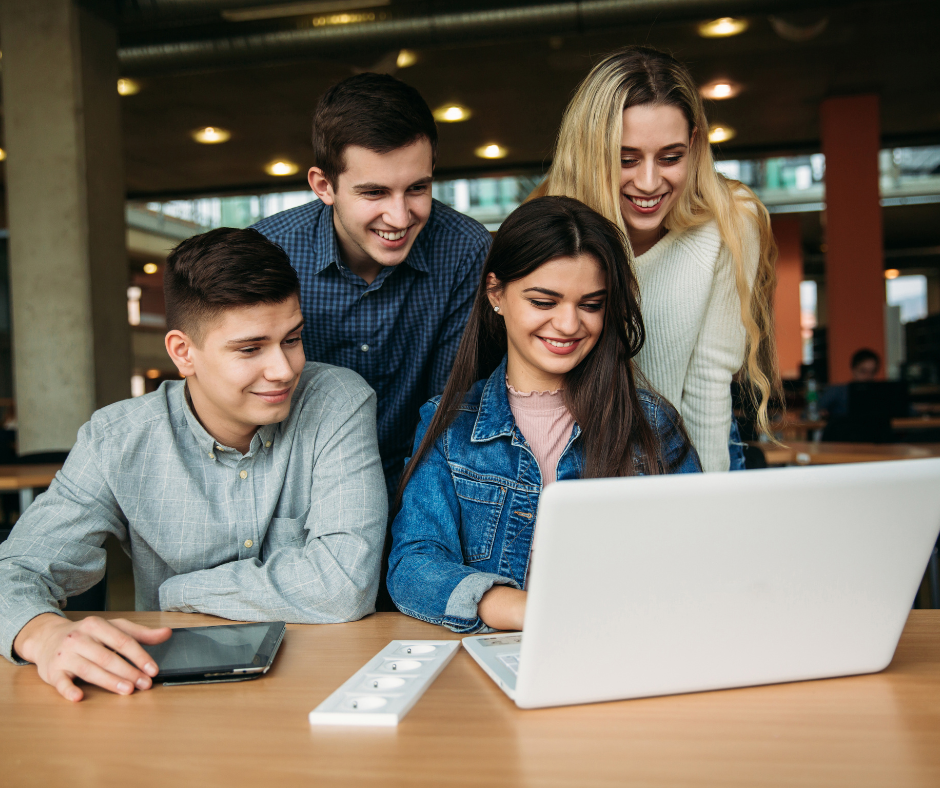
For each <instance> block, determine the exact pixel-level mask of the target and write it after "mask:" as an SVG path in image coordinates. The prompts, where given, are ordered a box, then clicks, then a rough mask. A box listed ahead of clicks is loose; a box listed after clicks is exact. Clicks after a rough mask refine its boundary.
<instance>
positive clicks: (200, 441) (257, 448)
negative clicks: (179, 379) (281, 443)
mask: <svg viewBox="0 0 940 788" xmlns="http://www.w3.org/2000/svg"><path fill="white" fill-rule="evenodd" d="M180 391H181V397H182V400H183V402H182V407H183V413H184V414H185V416H186V423H187V424H188V425H189V430H190V432H192V434H193V437H194V438H195V439H196V445H197V446H198V447H199V449H200V451H202V452H203V453H205V455H206V456H207V457H209V458H210V459H215V453H216V452H217V451H219V450H221V451H223V452H226V451H228V452H232V454H234V453H235V451H236V449H233V448H232V447H231V446H223V445H222V444H220V443H219V442H218V441H217V440H216V439H215V438H213V437H212V436H211V435H210V434H209V433H208V432H207V431H206V428H205V427H203V426H202V422H201V421H199V418H198V417H197V416H196V412H195V411H194V410H193V405H192V399H191V398H190V395H189V389H188V388H187V386H186V383H185V382H184V383H183V385H182V386H180ZM277 428H278V424H265V425H262V426H261V427H258V430H257V431H256V432H255V434H254V436H253V437H252V439H251V444H250V445H249V446H248V452H247V454H252V455H254V454H257V453H258V452H265V453H267V452H269V451H271V450H272V449H273V448H274V439H275V437H276V435H277ZM243 456H246V455H243Z"/></svg>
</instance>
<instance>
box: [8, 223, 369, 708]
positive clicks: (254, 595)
mask: <svg viewBox="0 0 940 788" xmlns="http://www.w3.org/2000/svg"><path fill="white" fill-rule="evenodd" d="M164 288H165V292H166V305H167V327H168V328H169V331H168V333H167V335H166V348H167V352H168V353H169V355H170V358H171V359H172V360H173V362H174V364H175V365H176V366H177V368H178V369H179V371H180V375H181V376H182V377H183V378H184V380H180V381H173V382H167V383H164V384H163V385H161V386H160V388H159V389H158V390H157V391H155V392H154V393H152V394H148V395H146V396H143V397H139V398H137V399H133V400H125V401H123V402H118V403H116V404H114V405H110V406H108V407H106V408H103V409H102V410H100V411H98V412H96V413H95V414H94V415H93V416H92V418H91V420H90V421H89V422H88V423H87V424H85V425H84V426H83V427H82V429H81V430H80V431H79V434H78V440H77V442H76V444H75V447H74V448H73V449H72V451H71V453H70V454H69V458H68V460H67V462H66V463H65V467H64V468H63V469H62V470H61V471H60V472H59V473H58V474H57V475H56V478H55V480H54V481H53V483H52V485H51V486H50V487H49V490H48V492H46V493H45V494H44V495H41V496H40V497H39V498H37V499H36V502H35V503H34V504H33V505H32V506H31V507H30V508H29V509H28V510H27V511H26V512H25V513H24V514H23V516H22V517H21V518H20V520H19V521H18V522H17V524H16V527H15V528H14V529H13V532H12V534H11V536H10V538H9V539H8V540H7V541H6V542H4V543H3V544H2V545H0V649H2V653H3V655H4V656H5V657H7V658H8V659H11V660H13V661H15V662H19V663H21V664H26V663H27V662H32V663H35V664H36V666H37V668H38V670H39V674H40V676H41V677H42V678H43V680H44V681H46V682H48V683H49V684H51V685H52V686H54V687H55V688H56V689H57V690H58V691H59V693H60V694H62V695H63V697H65V698H67V699H69V700H73V701H77V700H81V698H82V691H81V689H79V688H78V687H77V686H76V685H75V683H74V680H75V679H76V678H78V679H82V680H84V681H86V682H89V683H92V684H97V685H99V686H102V687H104V688H106V689H109V690H111V691H113V692H118V693H121V694H130V693H132V692H133V691H134V689H135V687H136V688H137V689H147V688H149V687H150V686H151V678H152V677H153V676H154V675H156V673H157V670H158V666H157V665H156V664H154V661H153V659H152V658H151V657H150V656H149V655H148V654H147V652H146V651H144V649H143V648H141V646H140V643H158V642H161V641H163V640H165V639H166V638H167V637H169V634H170V633H169V630H168V629H167V628H161V629H150V628H147V627H143V626H139V625H135V624H132V623H131V622H128V621H123V620H112V621H110V622H109V621H105V620H103V619H101V618H97V617H89V618H85V619H83V620H82V621H80V622H71V621H69V620H67V619H66V618H65V617H64V616H62V615H61V613H60V612H59V611H60V609H61V608H64V607H65V606H66V600H67V598H68V597H70V596H74V595H76V594H79V593H81V592H82V591H84V590H86V589H88V588H89V587H91V586H92V585H94V584H95V583H96V582H97V581H99V580H100V579H101V578H102V576H103V575H104V571H105V550H104V547H103V543H104V540H105V538H106V537H107V536H108V535H109V534H110V535H112V536H114V537H116V538H117V539H118V540H119V542H120V543H121V545H122V546H123V547H124V549H125V551H127V553H128V554H129V555H130V556H131V558H132V560H133V564H134V579H135V584H136V594H137V599H136V606H137V609H138V610H167V611H182V612H199V613H211V614H213V615H217V616H222V617H224V618H229V619H238V620H243V621H270V620H285V621H292V622H301V623H325V622H339V621H351V620H356V619H359V618H361V617H362V616H365V615H367V614H368V613H371V612H373V610H374V609H375V595H376V590H377V588H378V582H379V561H380V558H381V552H382V543H383V538H384V534H385V522H386V516H387V507H388V502H387V498H386V492H385V483H384V480H383V475H382V464H381V460H380V458H379V450H378V442H377V440H376V428H375V394H374V393H373V392H372V390H371V389H370V388H369V387H368V385H366V383H365V381H363V380H362V378H361V377H359V375H357V374H356V373H355V372H352V371H350V370H347V369H341V368H338V367H332V366H329V365H327V364H317V363H310V364H305V363H304V350H303V345H302V343H301V331H302V329H303V324H304V322H303V318H302V317H301V311H300V302H299V299H298V294H299V292H300V285H299V282H298V280H297V275H296V273H295V271H294V269H293V268H292V267H291V264H290V261H289V260H288V258H287V255H286V254H285V253H284V252H283V251H282V250H281V248H280V247H279V246H277V245H276V244H273V243H271V242H270V241H268V240H266V239H265V238H264V236H262V235H261V234H260V233H258V232H256V231H254V230H233V229H220V230H213V231H212V232H209V233H205V234H204V235H200V236H196V237H194V238H191V239H189V240H187V241H184V242H183V243H182V244H180V245H179V246H178V247H177V248H176V249H175V250H174V251H173V253H172V254H171V255H170V257H169V258H168V260H167V265H166V272H165V284H164ZM119 655H121V656H119Z"/></svg>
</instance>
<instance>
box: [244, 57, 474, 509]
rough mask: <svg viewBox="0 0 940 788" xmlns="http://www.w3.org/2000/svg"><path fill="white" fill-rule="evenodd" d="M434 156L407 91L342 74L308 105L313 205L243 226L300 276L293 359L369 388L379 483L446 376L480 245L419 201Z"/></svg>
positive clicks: (470, 230) (421, 108) (447, 213)
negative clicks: (297, 350)
mask: <svg viewBox="0 0 940 788" xmlns="http://www.w3.org/2000/svg"><path fill="white" fill-rule="evenodd" d="M436 156H437V129H436V127H435V125H434V118H433V116H432V114H431V111H430V110H429V109H428V106H427V104H426V103H425V101H424V99H422V98H421V96H420V94H419V93H418V92H417V91H416V90H415V89H414V88H411V87H409V86H408V85H405V84H404V83H403V82H400V81H399V80H397V79H395V78H393V77H390V76H386V75H379V74H359V75H357V76H354V77H350V78H349V79H346V80H344V81H342V82H340V83H338V84H337V85H334V86H333V87H332V88H330V89H329V90H328V91H327V92H326V93H325V94H324V95H323V97H322V98H321V99H320V102H319V104H318V105H317V109H316V112H315V116H314V126H313V162H314V166H313V167H311V168H310V171H309V174H308V180H309V183H310V187H311V188H312V189H313V191H314V192H315V193H316V195H317V197H319V200H316V201H314V202H311V203H310V204H308V205H304V206H302V207H300V208H295V209H292V210H289V211H284V212H282V213H279V214H277V215H275V216H271V217H269V218H267V219H264V220H263V221H261V222H259V223H258V224H256V225H255V228H256V229H258V230H260V231H261V232H262V233H264V234H265V235H266V236H267V237H268V238H270V239H271V240H272V241H275V242H276V243H278V244H279V245H280V246H281V247H282V248H283V249H284V250H285V251H286V252H287V253H288V255H289V256H290V259H291V262H292V264H293V265H294V267H295V268H296V269H297V273H298V275H299V276H300V284H301V295H300V303H301V308H302V310H303V315H304V319H305V320H306V328H305V330H304V334H303V341H304V350H305V352H306V356H307V359H308V360H310V361H322V362H326V363H329V364H335V365H337V366H343V367H348V368H350V369H353V370H355V371H356V372H358V373H359V374H360V375H362V377H364V378H365V379H366V381H367V382H368V383H369V385H370V386H372V388H373V389H374V390H375V393H376V395H377V396H378V436H379V449H380V451H381V454H382V464H383V468H384V472H385V479H386V483H387V484H388V488H389V491H390V492H394V488H395V485H396V483H397V481H398V477H399V476H400V474H401V472H402V469H403V467H404V460H405V458H406V456H408V454H409V452H410V448H411V441H412V438H413V436H414V431H415V427H416V426H417V423H418V410H419V408H420V407H421V406H422V405H423V404H424V403H425V402H426V401H427V400H428V399H429V398H430V397H432V396H434V395H436V394H440V393H441V392H442V391H443V389H444V385H445V383H446V382H447V377H448V375H449V374H450V370H451V366H452V365H453V361H454V356H455V355H456V352H457V345H458V344H459V342H460V337H461V335H462V334H463V330H464V326H465V324H466V322H467V317H468V315H469V312H470V307H471V305H472V303H473V298H474V295H475V293H476V288H477V286H478V285H479V278H480V270H481V268H482V264H483V260H484V258H485V257H486V254H487V252H488V251H489V247H490V235H489V233H488V232H487V231H486V230H485V229H484V227H483V226H482V225H481V224H479V223H478V222H476V221H474V220H473V219H470V218H468V217H466V216H463V215H462V214H459V213H457V212H456V211H454V210H452V209H450V208H449V207H447V206H446V205H444V204H442V203H440V202H437V201H436V200H433V199H432V198H431V179H432V174H433V171H434V163H435V160H436Z"/></svg>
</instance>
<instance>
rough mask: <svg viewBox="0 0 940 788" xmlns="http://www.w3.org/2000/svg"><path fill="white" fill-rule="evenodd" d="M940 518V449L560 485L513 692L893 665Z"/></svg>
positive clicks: (714, 685) (531, 700)
mask: <svg viewBox="0 0 940 788" xmlns="http://www.w3.org/2000/svg"><path fill="white" fill-rule="evenodd" d="M938 530H940V459H930V460H907V461H901V462H889V463H865V464H855V465H839V466H828V467H820V468H784V469H775V470H764V471H747V472H744V473H724V474H702V475H699V474H694V475H679V476H656V477H644V478H628V479H600V480H584V481H566V482H559V483H556V484H553V485H550V486H549V487H548V488H546V490H545V492H544V493H543V495H542V499H541V501H540V505H539V512H538V520H537V526H536V533H535V546H534V555H533V572H532V578H531V582H530V584H529V597H528V602H527V607H526V618H525V627H524V633H525V634H524V637H523V639H522V653H521V657H520V667H519V676H518V681H517V686H516V698H515V700H516V703H517V704H518V705H519V706H521V707H523V708H533V707H539V706H554V705H564V704H571V703H588V702H592V701H601V700H613V699H618V698H631V697H643V696H648V695H661V694H670V693H677V692H690V691H697V690H709V689H719V688H722V687H737V686H747V685H754V684H765V683H774V682H780V681H793V680H800V679H809V678H822V677H827V676H840V675H849V674H855V673H867V672H873V671H877V670H881V669H883V668H884V667H886V666H887V665H888V663H889V662H890V661H891V658H892V656H893V654H894V649H895V647H896V646H897V641H898V639H899V637H900V634H901V630H902V628H903V627H904V623H905V621H906V619H907V614H908V611H909V610H910V607H911V605H912V603H913V600H914V596H915V593H916V590H917V588H918V585H919V583H920V580H921V577H922V575H923V572H924V568H925V566H926V564H927V560H928V558H929V555H930V551H931V549H932V546H933V544H934V541H935V540H936V538H937V532H938Z"/></svg>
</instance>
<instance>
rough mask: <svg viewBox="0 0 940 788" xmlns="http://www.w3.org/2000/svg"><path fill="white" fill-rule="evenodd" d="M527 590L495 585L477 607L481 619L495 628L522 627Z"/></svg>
mask: <svg viewBox="0 0 940 788" xmlns="http://www.w3.org/2000/svg"><path fill="white" fill-rule="evenodd" d="M525 603H526V592H525V591H520V590H519V589H518V588H511V587H510V586H493V587H492V588H491V589H490V590H489V591H487V592H486V593H485V594H484V595H483V598H482V599H481V600H480V604H479V606H478V608H477V610H478V612H479V615H480V619H481V620H482V621H483V623H484V624H486V625H487V626H488V627H492V628H493V629H518V630H521V629H522V625H523V622H524V621H525Z"/></svg>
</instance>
